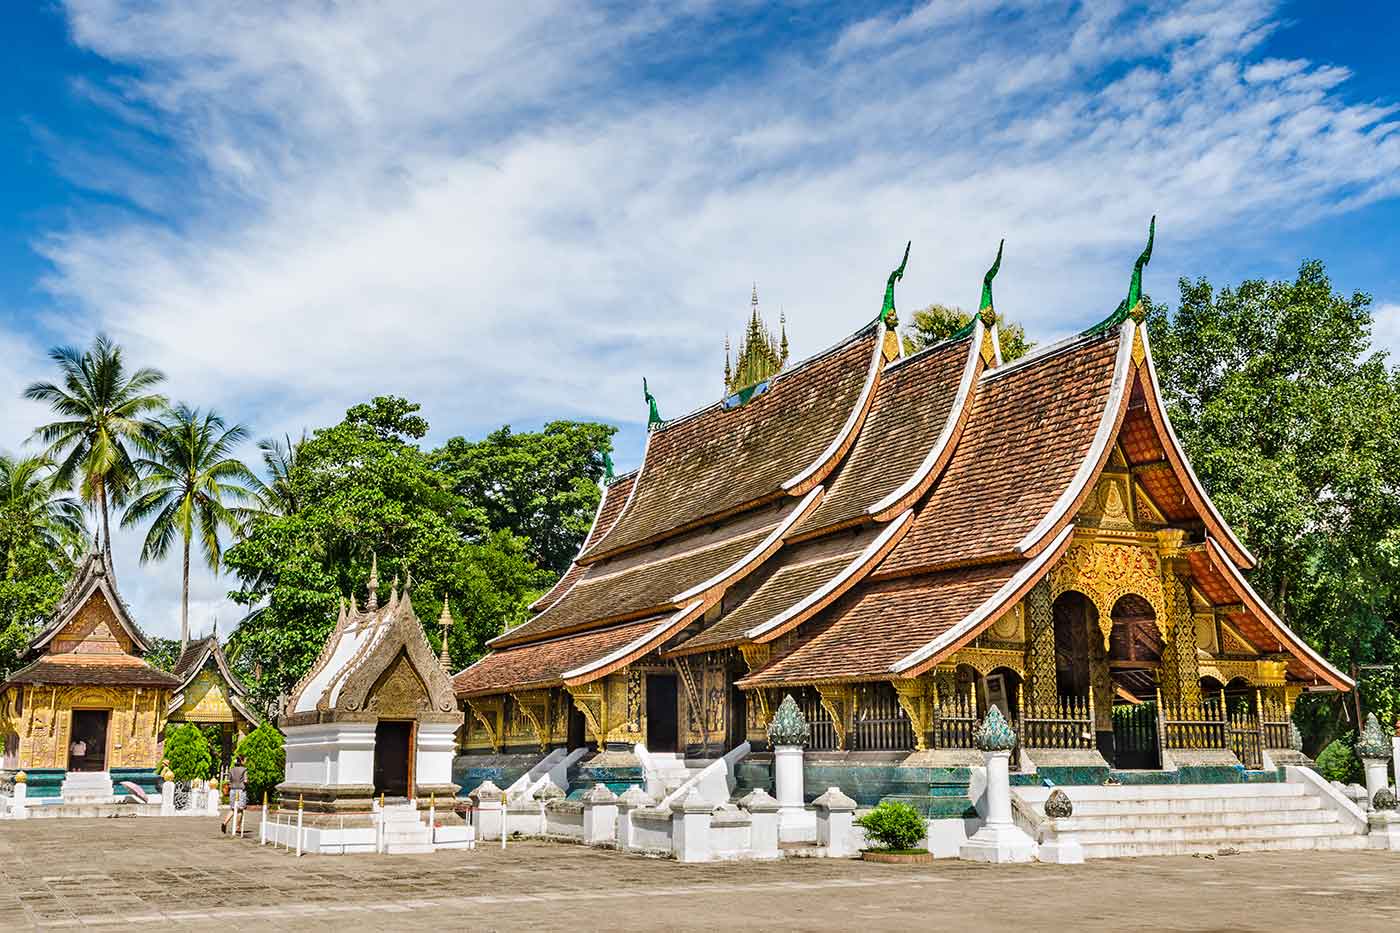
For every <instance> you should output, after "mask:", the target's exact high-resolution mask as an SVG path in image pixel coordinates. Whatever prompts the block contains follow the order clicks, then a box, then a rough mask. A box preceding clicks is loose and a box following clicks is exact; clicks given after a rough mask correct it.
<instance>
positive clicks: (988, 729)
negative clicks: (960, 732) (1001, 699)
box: [972, 706, 1016, 752]
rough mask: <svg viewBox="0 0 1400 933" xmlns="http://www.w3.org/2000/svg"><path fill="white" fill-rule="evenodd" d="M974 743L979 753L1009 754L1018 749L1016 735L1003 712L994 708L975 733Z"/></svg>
mask: <svg viewBox="0 0 1400 933" xmlns="http://www.w3.org/2000/svg"><path fill="white" fill-rule="evenodd" d="M972 743H973V744H974V745H976V746H977V748H978V750H979V751H984V752H1009V751H1011V750H1012V749H1013V748H1015V747H1016V733H1015V732H1013V731H1012V730H1011V725H1010V724H1009V723H1008V722H1007V721H1006V717H1005V716H1003V715H1002V714H1001V710H1000V709H998V708H997V707H995V706H993V707H992V708H991V709H989V710H988V711H987V715H986V717H985V718H983V720H982V723H981V725H979V726H978V727H977V731H976V732H974V733H973V735H972Z"/></svg>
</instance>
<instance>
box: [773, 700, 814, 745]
mask: <svg viewBox="0 0 1400 933" xmlns="http://www.w3.org/2000/svg"><path fill="white" fill-rule="evenodd" d="M811 734H812V727H811V726H810V725H808V724H807V719H806V717H804V716H803V715H802V710H800V709H798V708H797V701H796V700H794V699H793V698H792V694H791V693H789V694H788V695H787V696H785V697H783V702H782V703H781V704H779V706H778V711H777V712H776V713H774V714H773V721H772V722H770V723H768V741H769V742H770V743H771V744H772V745H774V746H778V745H805V744H806V743H807V739H808V738H809V737H810V736H811Z"/></svg>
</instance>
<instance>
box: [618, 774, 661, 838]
mask: <svg viewBox="0 0 1400 933" xmlns="http://www.w3.org/2000/svg"><path fill="white" fill-rule="evenodd" d="M655 802H656V801H655V800H653V799H652V797H651V795H650V794H648V793H647V792H646V791H644V790H642V789H641V788H640V787H638V786H637V785H636V784H633V785H632V786H631V787H629V788H627V789H626V790H625V791H623V792H622V795H621V796H620V797H618V798H617V847H618V848H619V849H622V850H623V851H626V850H628V849H630V848H632V847H633V846H634V845H635V844H636V842H635V840H636V834H635V833H634V832H633V827H632V811H633V810H635V809H637V808H638V807H649V806H651V805H652V804H653V803H655Z"/></svg>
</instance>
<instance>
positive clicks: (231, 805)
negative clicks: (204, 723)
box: [219, 755, 248, 835]
mask: <svg viewBox="0 0 1400 933" xmlns="http://www.w3.org/2000/svg"><path fill="white" fill-rule="evenodd" d="M247 782H248V769H247V768H245V767H244V766H243V756H242V755H236V756H234V759H233V767H232V768H229V769H228V816H226V817H224V821H223V822H222V823H220V824H219V832H221V833H226V832H228V831H229V829H228V824H229V822H230V821H232V822H233V832H234V834H235V835H236V834H237V833H238V832H239V830H241V829H242V828H243V808H244V807H246V806H247V805H248V795H247V793H245V792H244V786H245V785H246V784H247Z"/></svg>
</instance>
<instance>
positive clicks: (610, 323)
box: [40, 0, 1400, 631]
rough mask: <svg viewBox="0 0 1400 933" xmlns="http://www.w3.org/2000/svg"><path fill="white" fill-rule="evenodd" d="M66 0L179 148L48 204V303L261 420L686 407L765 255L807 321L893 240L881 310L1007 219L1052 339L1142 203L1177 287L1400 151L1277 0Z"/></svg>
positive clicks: (966, 267)
mask: <svg viewBox="0 0 1400 933" xmlns="http://www.w3.org/2000/svg"><path fill="white" fill-rule="evenodd" d="M67 6H68V12H69V16H70V19H71V23H72V33H73V36H74V39H75V41H76V42H77V43H79V44H80V45H82V46H84V47H86V48H88V49H90V50H91V51H93V52H95V53H97V54H99V55H101V56H104V57H105V58H108V59H110V60H112V61H114V62H117V63H119V64H121V65H124V66H126V67H127V68H128V69H130V73H131V74H132V75H133V77H130V78H127V79H125V80H123V81H122V82H121V83H120V84H116V85H113V86H111V87H106V88H103V89H102V91H103V92H104V94H105V95H107V96H106V97H105V98H104V96H103V95H102V94H97V93H93V92H91V91H89V94H88V96H89V97H91V98H92V99H93V100H97V101H102V100H107V101H108V102H109V103H110V104H111V105H112V107H113V109H114V112H121V111H122V109H123V108H126V109H129V110H131V112H132V113H133V114H136V115H137V116H138V118H139V119H140V120H143V121H144V120H148V119H155V120H156V122H157V124H158V125H159V126H160V127H161V128H162V132H163V133H164V134H165V139H166V140H167V141H168V143H169V145H170V148H171V152H172V158H173V159H176V160H178V171H176V172H174V173H173V177H172V174H163V173H162V166H161V165H159V164H157V165H151V164H144V165H139V166H135V167H133V168H132V171H133V172H137V173H139V175H140V178H141V185H140V186H135V187H134V190H137V191H140V192H141V193H142V195H143V204H145V205H146V206H147V213H143V214H141V215H132V216H131V217H129V218H127V219H123V220H121V221H118V222H115V223H114V222H112V221H111V220H110V219H109V220H106V221H104V222H103V223H100V224H95V225H89V224H86V223H75V224H74V225H72V226H70V227H67V228H63V229H55V230H52V231H49V233H48V235H47V236H46V237H45V238H44V239H43V240H42V242H41V244H40V245H41V248H42V250H43V251H44V253H45V255H46V256H47V257H48V258H49V259H50V260H51V262H52V268H53V271H52V275H51V276H50V278H49V280H48V282H47V287H48V289H49V290H50V293H51V294H52V295H53V297H54V300H55V302H56V304H57V305H58V306H59V307H61V308H63V309H65V313H66V317H63V318H61V319H59V320H58V321H57V323H56V324H55V329H56V330H57V331H58V332H66V333H67V334H69V335H72V337H73V339H78V337H79V335H85V334H86V333H88V332H89V331H90V329H91V328H92V327H93V326H94V325H100V326H102V327H105V328H107V329H109V330H110V331H112V332H113V333H114V334H115V335H116V336H117V337H119V338H120V339H122V340H123V341H126V342H128V343H130V344H131V345H132V348H133V351H134V352H135V353H136V354H137V355H139V356H141V357H142V358H143V359H146V360H150V361H151V362H153V363H155V364H156V365H160V366H162V367H163V368H165V369H166V370H167V371H168V372H169V373H170V374H171V377H172V387H173V391H175V392H176V393H177V394H179V395H180V396H181V397H188V398H191V399H192V400H195V401H198V402H201V403H204V404H209V403H212V404H216V405H217V406H219V407H220V408H221V409H223V410H225V411H228V412H230V413H232V414H234V415H235V417H240V418H244V419H249V420H252V421H254V422H255V426H256V429H257V430H258V431H260V432H266V433H271V432H274V431H283V430H292V431H295V430H298V429H299V428H300V427H301V425H302V424H303V423H306V422H308V421H312V422H324V421H326V420H328V419H331V418H333V417H335V415H336V414H338V413H339V412H340V411H341V410H343V409H344V408H345V407H346V406H347V405H349V404H351V403H353V402H354V401H356V400H359V399H361V398H363V397H365V396H367V395H370V394H372V393H379V392H389V391H392V392H399V393H402V394H405V395H408V396H410V397H413V398H415V399H419V400H421V401H423V402H424V403H425V407H426V413H427V414H428V416H429V418H430V419H431V420H432V421H433V422H434V424H435V427H436V428H437V429H439V430H441V431H444V432H446V431H460V430H479V429H481V428H482V427H485V426H487V425H491V424H495V423H499V422H500V421H504V420H516V421H523V420H536V419H540V418H544V417H552V416H564V417H592V418H605V419H609V420H613V421H619V420H636V419H638V418H640V417H641V416H642V415H643V412H644V409H643V408H642V407H641V406H640V404H639V401H638V398H637V396H638V391H637V385H638V383H639V382H640V378H641V376H642V375H643V374H648V375H650V376H651V381H652V385H653V387H654V389H656V390H657V392H658V394H659V395H660V396H661V398H662V401H663V403H664V407H665V410H666V411H667V413H679V412H681V411H683V410H686V409H687V408H690V407H693V406H696V405H699V404H703V403H705V402H707V401H709V400H710V399H712V398H713V397H714V396H715V395H716V394H717V392H718V390H719V384H718V369H717V366H716V364H717V363H718V362H719V347H720V340H721V338H722V335H723V332H724V331H725V329H726V328H729V329H734V328H736V327H737V326H738V325H739V324H740V322H741V318H742V314H743V309H744V306H745V299H746V297H747V290H748V283H749V282H750V281H751V280H753V279H755V278H756V279H758V281H759V288H760V294H761V295H762V296H763V298H764V299H765V303H766V304H768V305H770V306H776V305H782V306H783V307H784V308H785V309H786V311H787V313H788V316H789V320H790V322H791V323H790V334H791V335H792V337H793V340H794V344H795V352H797V353H799V354H804V353H807V352H811V351H814V350H816V349H819V348H820V347H821V346H823V345H825V344H827V343H829V342H831V341H832V340H835V339H837V338H838V337H840V336H841V335H843V334H844V333H847V332H849V331H850V330H852V329H854V328H855V327H856V326H858V325H859V324H860V323H861V322H863V321H864V320H867V319H868V318H869V317H871V316H872V315H873V314H874V312H875V311H876V310H878V302H879V298H880V292H881V290H882V286H883V282H884V275H885V273H886V272H887V271H888V269H889V268H890V267H891V266H892V265H893V264H894V263H895V262H896V261H897V259H898V256H897V252H898V249H899V247H900V246H901V245H902V242H903V240H905V239H908V238H912V239H913V240H914V243H915V250H914V256H913V258H912V259H911V264H910V272H909V275H908V276H907V277H906V279H905V283H904V286H903V290H902V291H901V304H902V305H903V306H906V307H910V306H916V305H917V304H919V303H924V302H928V301H933V300H943V301H953V302H962V303H968V302H970V301H972V300H974V299H975V297H976V295H975V292H976V289H977V285H978V282H979V280H980V276H981V273H982V271H983V269H984V268H985V266H986V264H987V261H988V260H989V258H990V254H991V251H992V250H993V248H994V246H995V243H996V241H997V239H998V238H999V237H1001V236H1006V237H1007V238H1008V246H1007V249H1008V252H1007V262H1006V264H1005V266H1004V267H1003V273H1002V277H1001V279H999V281H998V287H999V292H998V299H999V300H998V304H999V306H1001V307H1003V308H1005V309H1006V310H1007V311H1008V313H1010V314H1012V315H1013V316H1015V317H1017V318H1018V319H1020V320H1022V321H1024V322H1025V323H1026V324H1027V325H1028V327H1029V328H1030V330H1031V331H1032V332H1033V333H1034V334H1036V335H1037V336H1041V337H1050V336H1053V335H1055V334H1058V333H1063V332H1065V331H1067V330H1069V329H1071V328H1073V327H1077V326H1081V325H1083V324H1086V323H1089V322H1090V321H1091V320H1093V319H1096V318H1098V317H1100V316H1102V315H1103V314H1104V313H1106V312H1107V311H1108V310H1110V309H1111V308H1112V307H1113V306H1114V304H1115V303H1116V302H1117V300H1118V298H1119V292H1120V291H1121V289H1122V288H1123V286H1124V284H1125V282H1124V280H1125V273H1126V268H1127V265H1128V263H1129V262H1130V261H1131V257H1132V256H1133V255H1135V254H1136V252H1137V249H1138V248H1139V245H1140V243H1141V240H1142V237H1143V235H1144V233H1145V226H1146V219H1147V217H1148V215H1149V214H1151V213H1153V212H1154V211H1155V212H1157V213H1158V214H1159V215H1161V223H1160V225H1159V231H1160V233H1161V234H1162V235H1161V237H1160V238H1159V249H1158V252H1157V257H1158V258H1157V260H1156V264H1155V266H1154V269H1153V273H1152V280H1153V281H1155V282H1156V283H1157V287H1158V289H1159V291H1160V292H1170V291H1171V287H1170V284H1169V283H1170V282H1172V281H1173V279H1174V277H1175V275H1176V274H1178V273H1182V272H1189V273H1193V274H1194V273H1195V272H1197V271H1199V269H1200V268H1201V263H1202V262H1203V261H1204V260H1205V259H1206V258H1207V257H1209V256H1210V255H1211V254H1212V251H1213V250H1214V249H1215V248H1216V247H1217V246H1218V243H1219V241H1220V239H1221V238H1222V237H1227V236H1234V235H1235V234H1236V232H1237V231H1238V230H1240V229H1247V228H1248V227H1249V226H1251V225H1256V224H1260V223H1267V224H1269V225H1271V226H1277V225H1278V224H1280V223H1291V224H1305V223H1308V222H1309V221H1311V220H1312V219H1314V218H1317V217H1320V216H1323V215H1326V214H1328V213H1331V212H1335V211H1338V210H1345V209H1350V208H1354V207H1356V206H1359V205H1361V204H1365V203H1369V202H1370V201H1373V200H1375V199H1377V198H1381V197H1387V196H1391V195H1393V194H1395V193H1396V188H1395V186H1396V184H1397V183H1396V181H1395V179H1397V178H1400V138H1397V136H1396V134H1395V126H1396V124H1395V122H1394V119H1393V117H1392V115H1391V112H1390V109H1389V107H1390V103H1393V102H1383V103H1381V104H1356V103H1350V102H1348V101H1346V100H1345V99H1344V98H1343V97H1342V96H1340V94H1339V93H1338V87H1339V84H1340V83H1341V82H1344V81H1345V79H1346V77H1347V74H1346V72H1345V70H1343V69H1340V68H1336V67H1332V66H1331V65H1330V64H1329V63H1313V62H1308V61H1299V60H1294V61H1288V62H1279V61H1276V60H1271V59H1263V58H1260V57H1259V56H1258V55H1257V49H1258V47H1259V45H1260V43H1261V42H1262V41H1263V39H1264V38H1265V37H1266V36H1267V35H1268V34H1269V33H1270V32H1271V31H1272V30H1273V29H1275V28H1276V26H1277V22H1278V20H1277V15H1278V10H1277V4H1275V3H1270V2H1266V0H1246V2H1238V0H1236V2H1226V0H1194V2H1193V0H1186V2H1178V3H1171V4H1156V3H1153V4H1149V5H1147V6H1146V7H1143V6H1135V5H1128V4H1120V3H1095V4H1088V5H1080V4H1075V3H1068V2H1064V3H1052V4H1042V3H1035V4H1032V3H1024V2H993V0H965V2H960V3H953V4H950V3H929V4H925V5H919V6H916V7H914V8H912V9H903V10H901V11H898V12H895V13H888V14H887V13H881V14H879V15H876V16H873V17H871V18H868V19H866V20H863V21H860V22H854V23H850V24H848V25H847V26H845V27H844V28H843V29H840V30H837V31H833V32H831V33H829V34H827V35H823V36H819V37H817V38H815V39H812V40H810V41H809V42H807V43H806V44H798V45H795V46H794V45H777V44H775V45H774V48H775V49H776V50H775V51H766V49H767V45H766V44H765V43H764V42H762V41H757V42H754V43H753V48H752V50H751V53H750V54H747V55H742V56H737V57H736V60H738V61H740V62H741V63H742V64H741V67H736V68H734V69H732V70H729V71H726V72H724V73H722V74H718V75H716V74H714V73H713V72H712V71H707V70H703V69H702V70H700V71H699V72H698V73H699V77H695V76H693V75H692V74H691V73H690V71H689V70H688V69H689V67H690V66H689V64H688V63H693V62H694V60H695V58H696V55H697V43H705V42H713V43H718V42H720V41H721V40H720V39H719V38H716V37H718V36H720V35H721V34H723V33H722V31H721V30H720V29H719V25H720V24H719V22H718V21H717V18H719V17H722V16H726V15H733V13H732V9H731V8H730V7H729V6H728V5H713V6H707V5H703V4H697V5H693V6H692V7H690V8H687V9H685V10H684V11H682V12H679V13H678V12H673V11H672V9H671V8H670V7H669V6H668V5H665V4H656V5H645V4H644V5H637V6H635V7H628V8H627V10H626V12H621V11H619V8H617V7H613V6H608V5H599V6H596V7H594V6H590V5H585V4H583V3H579V2H571V3H564V2H562V0H561V2H557V3H550V2H542V3H533V2H514V3H508V4H507V3H501V4H491V3H473V4H460V3H455V2H441V3H414V4H379V3H339V4H298V5H291V6H288V5H285V4H271V3H265V4H226V3H218V2H213V0H181V2H174V0H169V2H159V0H156V2H146V3H141V4H129V3H123V2H120V0H70V2H69V3H68V5H67ZM711 27H713V28H711ZM739 32H742V30H739ZM700 47H701V48H703V47H704V46H700ZM142 131H143V132H149V126H142ZM71 165H72V166H73V171H75V172H80V173H81V172H83V171H91V169H90V168H88V169H85V168H83V165H84V163H83V162H82V161H81V160H80V159H77V158H75V159H74V160H73V162H72V163H71ZM148 184H156V185H163V186H164V187H163V189H161V190H160V191H159V194H157V193H156V191H154V190H152V189H149V188H147V187H146V185H148ZM1285 195H1286V200H1287V203H1289V204H1290V211H1289V214H1288V216H1287V217H1280V216H1279V213H1278V211H1277V208H1276V205H1277V204H1278V203H1280V201H1281V200H1284V199H1285ZM162 198H164V199H168V200H162ZM161 204H170V205H171V206H170V207H169V208H166V209H163V210H158V211H157V214H156V216H154V217H153V216H151V214H150V213H149V211H150V210H151V208H150V205H161ZM632 456H633V457H634V456H635V452H633V454H632ZM619 459H620V461H623V462H625V461H626V460H628V459H631V458H630V457H629V456H628V455H627V453H626V452H624V454H623V456H622V457H620V458H619ZM172 576H173V575H172ZM202 593H203V596H204V597H207V598H208V599H210V600H211V601H212V600H214V599H216V597H217V587H216V586H214V585H212V584H211V588H209V589H206V590H204V591H202ZM167 595H168V594H167V592H166V591H162V592H161V593H159V594H156V593H155V591H154V590H152V599H155V598H160V599H165V598H166V596H167ZM138 601H143V600H138ZM145 606H146V608H147V610H148V611H149V612H150V613H151V614H153V615H156V616H157V617H158V618H159V619H160V620H163V621H159V622H156V623H154V625H155V627H158V628H159V627H162V626H164V627H165V630H166V631H168V630H169V620H171V619H173V618H175V616H176V613H175V612H173V611H172V610H171V609H170V607H169V606H168V605H167V604H163V603H162V604H159V605H157V604H156V603H154V602H145Z"/></svg>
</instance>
